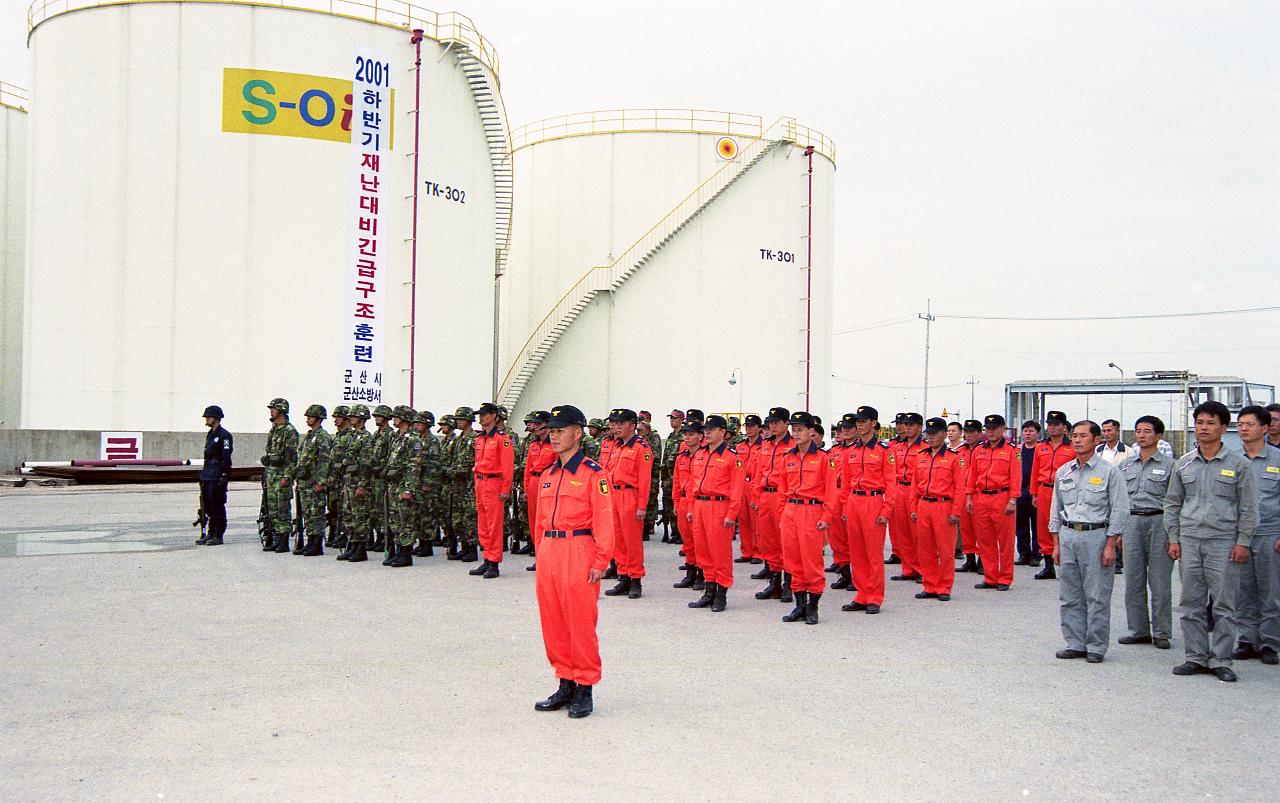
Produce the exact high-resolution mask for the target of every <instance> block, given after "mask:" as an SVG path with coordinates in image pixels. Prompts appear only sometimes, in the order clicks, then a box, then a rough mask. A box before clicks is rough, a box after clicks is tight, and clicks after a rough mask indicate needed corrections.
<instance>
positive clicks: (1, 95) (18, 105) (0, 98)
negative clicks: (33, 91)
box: [0, 81, 31, 112]
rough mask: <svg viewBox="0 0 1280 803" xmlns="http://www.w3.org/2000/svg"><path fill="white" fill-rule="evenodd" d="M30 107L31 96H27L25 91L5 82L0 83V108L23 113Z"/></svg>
mask: <svg viewBox="0 0 1280 803" xmlns="http://www.w3.org/2000/svg"><path fill="white" fill-rule="evenodd" d="M30 105H31V96H30V95H28V94H27V90H25V89H23V88H22V87H20V86H16V85H14V84H11V83H9V82H7V81H0V106H8V107H9V108H11V109H21V110H22V111H24V112H25V111H26V110H27V107H28V106H30Z"/></svg>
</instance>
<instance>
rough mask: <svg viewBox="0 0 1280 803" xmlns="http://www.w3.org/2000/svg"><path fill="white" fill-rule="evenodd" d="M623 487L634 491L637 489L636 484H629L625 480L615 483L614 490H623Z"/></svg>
mask: <svg viewBox="0 0 1280 803" xmlns="http://www.w3.org/2000/svg"><path fill="white" fill-rule="evenodd" d="M623 488H627V489H630V490H632V491H634V490H635V489H636V486H634V485H627V484H626V483H625V482H616V483H614V484H613V490H615V491H621V490H622V489H623Z"/></svg>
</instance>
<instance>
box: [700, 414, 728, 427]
mask: <svg viewBox="0 0 1280 803" xmlns="http://www.w3.org/2000/svg"><path fill="white" fill-rule="evenodd" d="M713 427H719V428H720V429H728V428H729V422H728V421H725V420H724V416H722V415H709V416H707V420H706V421H704V422H703V423H702V428H703V429H711V428H713Z"/></svg>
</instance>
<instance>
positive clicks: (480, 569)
mask: <svg viewBox="0 0 1280 803" xmlns="http://www.w3.org/2000/svg"><path fill="white" fill-rule="evenodd" d="M487 571H489V561H487V560H486V561H483V562H481V564H480V565H479V566H477V567H475V568H474V569H472V570H471V571H469V572H467V574H469V575H471V576H472V577H479V576H480V575H482V574H484V573H485V572H487Z"/></svg>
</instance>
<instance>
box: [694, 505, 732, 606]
mask: <svg viewBox="0 0 1280 803" xmlns="http://www.w3.org/2000/svg"><path fill="white" fill-rule="evenodd" d="M728 510H729V503H728V502H727V501H724V502H716V501H714V500H712V501H705V502H703V501H695V502H694V503H693V537H694V539H695V540H696V541H697V545H698V547H697V549H698V557H699V559H700V563H699V565H700V566H701V567H702V573H703V575H704V576H705V577H706V580H707V582H708V583H715V584H716V585H720V586H724V587H725V588H733V528H732V527H726V526H724V515H725V513H727V512H728Z"/></svg>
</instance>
